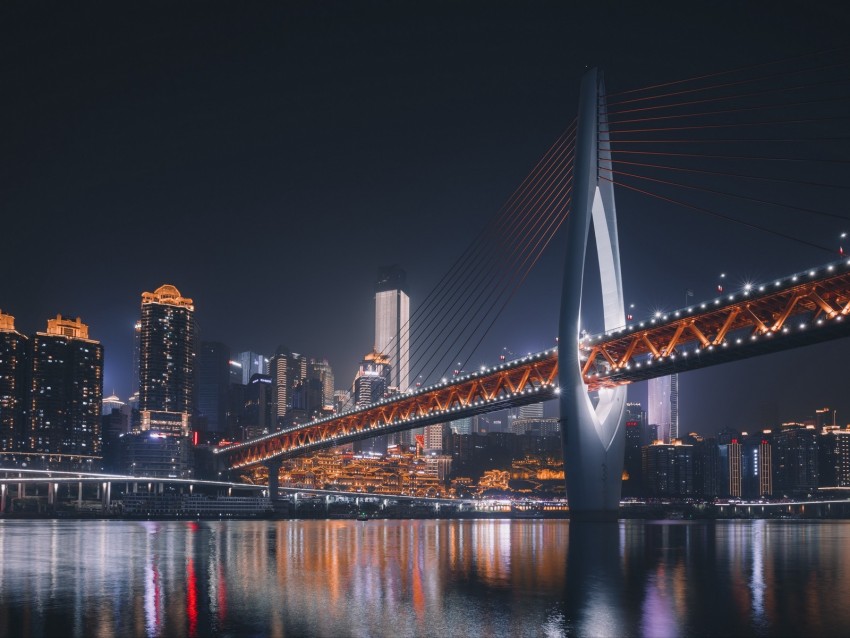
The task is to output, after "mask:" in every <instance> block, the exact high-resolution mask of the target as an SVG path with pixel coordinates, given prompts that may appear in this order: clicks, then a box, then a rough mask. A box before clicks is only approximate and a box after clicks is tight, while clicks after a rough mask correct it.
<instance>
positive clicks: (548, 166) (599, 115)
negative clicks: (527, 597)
mask: <svg viewBox="0 0 850 638" xmlns="http://www.w3.org/2000/svg"><path fill="white" fill-rule="evenodd" d="M805 57H807V56H803V58H805ZM756 66H760V65H756ZM752 68H755V67H752ZM824 68H830V67H829V66H828V65H827V66H826V67H824ZM744 70H746V68H745V69H744ZM740 71H741V70H735V71H730V72H720V73H715V74H709V75H706V76H700V77H698V78H692V79H688V80H681V81H674V82H668V83H664V84H660V85H656V86H654V87H647V88H645V89H639V90H633V91H623V92H620V93H619V94H615V96H616V97H617V98H618V99H617V100H616V101H615V102H613V103H612V102H609V99H608V98H609V96H608V95H606V90H605V84H604V81H603V79H602V76H601V74H600V73H599V72H598V71H597V70H596V69H592V70H591V71H588V72H587V73H586V74H585V76H584V78H583V79H582V86H581V95H580V99H579V109H578V116H577V118H576V119H575V120H574V122H573V123H571V124H570V126H569V127H568V128H567V130H566V131H565V132H564V133H563V134H562V135H561V136H560V137H559V138H558V139H557V140H556V141H555V143H554V144H553V145H552V147H551V148H550V149H549V150H548V151H547V152H546V154H544V156H543V158H542V159H541V160H540V161H539V162H538V164H537V165H536V166H535V168H534V169H533V170H532V172H531V173H530V174H529V176H528V177H526V179H525V180H524V181H523V182H522V184H521V185H520V187H519V188H518V189H517V190H516V191H515V192H514V193H513V194H512V195H511V197H510V198H509V200H508V202H506V204H505V206H503V208H502V210H500V211H499V214H498V215H497V216H496V218H495V220H494V221H493V223H492V224H491V225H489V226H488V227H486V228H484V229H483V230H482V231H481V233H480V234H479V235H478V236H477V237H476V238H475V239H474V240H473V242H472V243H471V245H470V247H469V248H468V249H467V251H466V252H465V253H464V254H463V255H461V257H460V258H459V259H458V260H457V261H456V262H455V263H454V264H453V265H452V267H451V268H450V269H449V271H448V272H447V273H446V275H445V276H444V277H443V279H441V281H440V282H439V283H438V284H437V286H436V287H435V288H434V290H432V292H431V293H430V294H429V296H428V297H427V298H426V299H425V300H424V301H423V303H422V305H421V306H420V308H419V309H418V310H417V313H418V316H417V313H414V317H411V324H412V326H413V328H414V329H412V330H407V329H406V330H405V331H404V334H405V335H410V334H411V333H412V334H413V336H412V337H407V338H409V339H410V342H406V343H403V344H402V347H403V348H404V349H405V350H409V352H410V358H411V369H414V370H418V371H420V372H421V373H422V374H421V375H420V376H421V378H423V379H425V381H426V382H427V380H428V379H431V378H433V376H434V374H435V373H438V372H439V370H440V369H441V368H443V367H445V366H446V362H449V363H448V366H447V367H446V368H445V372H443V374H442V375H441V376H442V377H443V379H441V380H440V381H437V382H435V383H431V384H430V385H427V386H426V387H416V388H415V389H414V388H411V390H410V391H408V392H402V393H401V394H398V395H395V396H392V397H390V398H387V399H384V400H382V401H380V402H378V403H375V404H372V405H369V406H367V407H363V408H360V409H357V410H348V411H344V412H342V413H340V414H335V415H333V416H330V417H327V418H324V419H319V420H316V421H312V422H309V423H305V424H303V425H297V426H293V427H290V428H288V429H284V430H282V431H278V432H274V433H272V434H269V435H267V436H263V437H260V438H258V439H255V440H251V441H246V442H242V443H238V444H234V445H231V446H229V447H226V448H222V449H220V450H218V451H217V454H218V457H219V459H220V461H222V465H223V466H224V467H227V468H230V469H239V468H245V467H249V466H252V465H256V464H266V465H268V466H269V468H270V469H273V468H276V467H279V464H280V461H281V460H282V459H284V458H287V457H293V456H298V455H302V454H307V453H311V452H314V451H317V450H319V449H322V448H327V447H331V446H335V445H340V444H344V443H348V442H351V441H356V440H361V439H364V438H369V437H372V436H377V435H382V434H388V433H391V432H398V431H402V430H408V429H412V428H418V427H422V426H425V425H429V424H435V423H443V422H446V421H450V420H455V419H459V418H463V417H467V416H471V415H474V414H480V413H484V412H489V411H494V410H500V409H504V408H506V407H516V406H520V405H525V404H529V403H533V402H538V401H543V400H546V399H551V398H554V397H556V396H557V397H559V401H560V411H561V423H562V438H563V441H564V452H565V455H564V458H565V466H566V468H567V493H568V497H569V499H570V507H571V510H572V511H573V512H574V514H586V515H588V516H603V517H610V516H611V515H614V514H615V513H616V510H617V506H618V503H619V498H620V476H621V474H622V466H623V445H624V438H623V415H624V409H625V400H626V386H627V385H628V384H629V383H632V382H636V381H641V380H646V379H650V378H653V377H658V376H664V375H668V374H671V373H673V372H683V371H687V370H693V369H698V368H702V367H706V366H711V365H716V364H720V363H725V362H730V361H736V360H740V359H745V358H750V357H754V356H758V355H762V354H767V353H771V352H777V351H780V350H785V349H789V348H794V347H800V346H805V345H809V344H813V343H817V342H822V341H826V340H830V339H837V338H841V337H844V336H847V335H848V334H850V318H848V313H850V261H848V260H846V259H844V257H843V247H838V250H837V251H836V249H835V248H832V247H829V246H826V245H824V244H823V243H822V242H820V241H817V240H815V239H810V238H807V237H806V236H805V233H804V232H796V231H795V232H789V231H788V230H787V229H784V228H778V229H777V228H776V227H773V226H771V225H769V224H765V223H764V222H762V221H760V220H755V219H753V218H752V217H742V216H741V215H736V214H734V211H735V210H737V209H736V205H737V206H741V205H744V206H746V207H748V209H753V210H754V211H757V212H760V211H761V209H762V208H763V207H769V208H771V209H781V210H783V211H785V212H793V213H796V214H802V215H804V216H805V218H806V219H805V223H804V224H802V225H801V226H802V227H803V228H806V227H808V226H809V225H811V224H812V222H811V220H812V219H815V218H817V219H819V220H821V219H827V220H828V221H830V222H832V223H835V221H840V222H843V223H847V222H848V221H850V218H848V217H847V216H846V215H845V214H843V213H842V212H835V211H833V210H828V207H823V206H820V205H812V204H808V203H799V202H798V201H795V200H794V199H793V198H792V197H791V196H790V195H788V194H785V193H783V192H782V191H781V189H782V188H783V187H785V186H787V185H789V184H791V185H795V186H796V187H798V188H808V189H815V190H816V191H822V190H829V189H847V188H848V187H847V186H846V185H845V184H842V183H836V182H838V181H840V179H841V178H840V176H836V175H835V174H834V171H833V172H831V173H830V172H829V171H822V173H824V175H825V177H824V178H823V179H822V180H821V179H820V178H812V177H808V176H807V175H806V174H805V173H803V172H802V171H801V170H800V168H799V167H800V166H802V165H803V163H805V162H814V163H818V162H821V163H825V164H828V165H831V166H832V167H833V168H834V167H835V166H838V167H840V166H841V165H842V164H848V163H850V162H848V160H847V159H846V157H844V156H841V155H839V156H837V157H836V156H835V155H834V154H833V155H829V156H827V157H822V158H814V159H806V158H804V157H798V156H793V155H791V154H790V152H789V154H788V155H784V154H778V155H777V154H774V155H771V156H767V155H764V156H762V155H757V154H755V151H754V150H752V149H755V148H763V147H764V145H765V144H768V143H771V144H773V143H783V144H791V146H790V148H797V147H798V146H799V144H803V143H806V144H807V143H809V142H812V141H817V139H818V138H811V139H810V138H805V137H795V135H799V133H798V132H797V131H798V129H796V128H795V129H794V131H795V132H793V133H790V134H789V133H788V132H787V131H785V130H784V129H782V127H783V126H786V125H790V126H792V127H798V125H799V124H800V123H801V122H803V123H804V122H807V121H813V122H815V123H816V124H818V125H820V124H821V123H822V122H823V121H826V120H829V119H841V118H842V117H844V116H842V115H840V114H839V115H834V116H832V115H830V116H824V115H823V114H822V113H821V114H818V115H817V117H813V116H812V114H810V113H804V114H803V115H800V114H799V113H797V112H795V111H794V110H793V109H795V108H797V107H799V106H801V105H803V107H804V108H809V106H810V105H811V104H812V103H817V102H818V101H820V102H822V103H825V104H830V105H832V104H833V103H836V102H840V101H841V100H846V99H848V98H847V97H846V96H843V95H827V96H825V97H822V98H821V99H820V100H818V99H809V100H798V99H797V98H795V97H793V94H794V92H795V91H799V90H807V89H811V88H812V87H815V86H819V84H820V83H819V82H808V81H800V82H795V83H793V84H791V85H785V86H782V87H780V88H779V89H764V88H763V87H762V86H761V85H760V83H762V82H763V81H764V80H765V77H767V78H771V77H776V76H777V75H778V74H768V75H767V76H764V77H756V78H744V79H741V78H740V77H739V76H737V75H735V74H736V73H739V72H740ZM806 71H807V68H806V67H805V66H803V67H800V68H797V69H796V70H794V71H792V72H789V73H786V74H785V76H783V77H787V76H789V75H794V74H800V73H805V72H806ZM730 74H732V75H731V76H730V77H727V78H723V79H720V76H724V75H730ZM705 78H710V79H711V81H712V82H713V84H709V85H708V86H706V85H705V84H704V83H703V84H696V85H695V84H694V81H700V80H704V79H705ZM639 91H642V92H639ZM659 91H660V92H659ZM783 91H784V92H785V93H788V94H789V95H792V97H791V98H789V100H790V101H785V102H782V101H779V102H778V103H777V102H771V103H769V104H758V103H757V102H754V100H758V99H759V98H761V97H763V96H765V95H771V96H773V95H774V94H776V93H780V94H781V93H782V92H783ZM647 92H649V93H647ZM671 100H672V101H671ZM718 105H719V106H720V108H717V106H718ZM612 106H613V108H612ZM771 109H781V110H779V111H778V112H777V113H778V116H775V117H770V118H766V119H759V120H748V121H746V122H741V121H739V120H733V121H727V120H723V118H724V117H726V116H727V115H728V114H736V116H737V114H740V113H756V114H758V115H759V117H761V116H762V113H764V112H765V111H770V110H771ZM718 118H719V119H718ZM744 126H746V127H748V129H749V130H753V129H754V130H758V131H768V132H772V135H773V137H764V136H761V137H752V136H751V135H750V136H749V137H747V136H744V137H740V138H736V139H728V138H720V137H718V135H717V132H718V131H720V130H729V129H736V128H739V127H744ZM682 133H684V134H685V135H687V136H688V137H687V138H686V139H682V138H681V137H677V136H680V135H681V134H682ZM641 135H643V137H641ZM647 135H649V136H650V137H648V138H647V137H646V136H647ZM700 135H701V137H700ZM720 143H727V144H735V143H746V144H748V145H749V147H748V148H749V150H748V151H747V153H745V154H740V153H732V152H726V151H724V152H721V151H716V152H709V153H705V152H702V151H700V152H689V151H688V150H687V148H688V147H686V146H683V144H688V145H696V146H697V147H700V146H701V145H703V144H715V145H716V144H720ZM670 146H672V147H673V150H670V149H669V148H668V147H670ZM715 148H717V147H715ZM800 148H803V147H800ZM783 152H784V151H783ZM839 152H840V151H839ZM660 157H667V158H670V161H672V164H666V163H665V164H662V163H659V161H660V160H659V158H660ZM673 158H675V159H673ZM693 160H695V161H693ZM721 160H722V161H729V162H732V163H733V164H734V163H739V162H745V166H747V167H752V166H760V165H762V164H767V165H769V166H773V165H777V164H776V163H779V164H780V165H782V166H787V165H788V164H793V165H794V167H795V170H794V171H793V172H792V173H788V172H787V171H786V172H784V173H783V172H781V171H777V172H771V171H764V170H755V169H753V168H749V169H747V170H743V169H740V168H737V169H735V170H734V171H730V170H717V168H716V167H715V164H713V163H712V162H716V161H721ZM640 171H643V172H640ZM681 174H686V175H687V176H688V179H684V178H680V179H678V180H677V179H675V177H671V176H676V175H681ZM820 174H821V173H818V175H820ZM659 175H662V177H659ZM697 178H700V179H716V178H729V179H731V180H733V183H734V186H732V187H726V188H725V189H721V188H719V187H718V186H717V185H716V184H707V183H705V182H700V181H698V179H697ZM746 183H754V184H757V185H759V186H760V187H763V188H761V190H759V191H758V192H757V193H755V194H753V193H748V192H747V191H745V190H742V188H741V187H739V185H740V184H746ZM637 184H640V185H637ZM615 186H617V187H618V188H623V189H626V190H628V191H631V192H633V193H639V194H642V195H646V196H649V197H653V198H654V199H655V200H657V201H660V202H663V205H676V206H679V207H681V208H682V209H684V210H687V211H688V212H691V213H695V214H698V215H700V216H703V217H711V218H714V219H719V220H722V221H724V222H728V223H733V224H737V225H739V226H744V227H746V228H747V229H749V230H750V231H758V232H763V233H766V234H771V235H773V236H776V237H780V238H782V239H783V240H787V241H793V242H797V243H798V244H799V245H803V246H806V247H807V249H812V248H814V249H816V250H819V251H824V252H826V253H829V254H831V255H833V258H834V255H835V253H836V252H839V253H840V255H841V257H842V259H841V260H839V261H829V262H828V263H826V264H817V265H813V266H812V268H810V269H808V270H806V271H803V272H798V273H795V274H791V275H787V276H784V277H780V278H771V279H770V280H767V281H764V282H759V283H756V284H747V285H745V286H743V287H742V289H741V290H737V291H731V290H727V291H726V292H724V288H723V286H722V285H718V292H719V293H721V294H720V296H718V297H717V298H714V299H711V300H706V301H704V302H702V303H697V304H692V305H689V306H686V307H684V308H681V309H679V310H675V311H671V312H667V313H663V312H659V313H656V315H655V316H652V317H650V318H648V319H645V320H643V321H633V320H632V316H631V313H629V314H626V305H625V296H624V292H623V280H622V269H621V264H620V248H619V237H618V227H617V212H616V203H615V196H614V193H615ZM765 188H767V190H768V191H771V190H772V189H775V190H776V192H775V193H774V194H773V196H772V197H771V195H770V194H767V195H765V192H764V191H765ZM672 191H676V192H677V193H678V192H679V191H682V192H684V193H693V192H699V193H701V194H702V195H703V199H700V200H699V201H696V202H694V201H689V200H687V199H683V198H682V195H680V194H673V192H672ZM712 198H716V199H712ZM730 201H732V202H735V204H728V205H724V204H723V203H721V202H730ZM562 226H563V227H564V229H565V235H566V237H565V244H566V248H567V251H566V264H565V267H564V274H563V288H562V292H561V296H560V304H559V306H560V326H559V331H558V347H557V348H554V349H550V350H547V351H545V352H540V353H535V354H529V355H527V356H525V357H520V358H517V359H515V360H512V361H503V362H500V363H498V364H496V365H495V366H492V367H489V368H488V367H486V366H485V367H483V368H482V369H480V370H477V371H475V372H471V373H466V372H462V371H463V370H465V368H466V364H467V363H468V362H469V360H470V358H471V356H472V353H473V352H475V351H476V349H477V347H478V346H479V345H480V344H481V343H482V341H483V340H484V338H485V337H486V335H487V334H488V332H489V330H490V328H491V327H492V326H493V324H494V323H495V321H496V320H497V319H498V317H499V315H500V314H501V312H502V310H503V309H504V308H505V306H506V305H507V304H508V303H509V302H510V301H511V299H512V298H513V297H514V295H515V294H516V292H517V290H518V289H519V287H520V286H521V285H522V283H523V282H524V281H525V280H526V278H527V276H528V274H529V273H530V272H531V270H532V269H533V268H534V266H535V264H536V263H537V262H538V261H539V259H540V257H541V255H542V254H543V251H544V250H545V249H546V247H547V246H548V245H549V244H550V243H551V242H552V240H553V238H554V237H555V235H556V233H557V232H558V231H559V229H560V228H561V227H562ZM591 228H593V238H594V241H593V244H592V245H593V248H595V256H596V259H597V261H598V272H599V280H600V284H601V290H600V293H601V311H602V312H601V315H602V317H601V323H602V325H603V331H602V332H601V333H600V334H597V335H592V336H587V335H583V333H582V331H581V329H580V326H581V324H582V320H583V319H585V318H586V315H588V314H589V310H588V309H585V308H583V307H582V300H583V298H585V295H584V294H583V292H584V291H583V288H584V283H585V267H586V261H587V256H588V239H589V237H590V229H591ZM845 236H846V235H845V234H842V235H841V238H842V239H843V238H844V237H845ZM597 314H599V313H597ZM417 322H418V323H417ZM405 328H407V326H405ZM453 367H455V370H456V374H455V375H453V376H451V377H450V378H449V379H447V378H446V377H448V376H449V375H448V371H449V370H450V369H451V368H453ZM270 476H271V479H270V480H271V481H272V482H273V483H276V481H275V480H274V479H275V478H276V471H273V472H270Z"/></svg>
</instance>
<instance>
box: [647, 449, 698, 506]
mask: <svg viewBox="0 0 850 638" xmlns="http://www.w3.org/2000/svg"><path fill="white" fill-rule="evenodd" d="M641 452H642V463H641V465H642V471H641V473H642V475H643V486H644V490H645V493H646V495H647V496H653V497H659V496H690V495H692V494H693V493H694V482H693V481H694V479H693V446H691V445H685V444H683V443H681V441H677V442H676V444H675V445H669V444H666V443H654V444H653V445H646V446H644V447H643V449H642V451H641Z"/></svg>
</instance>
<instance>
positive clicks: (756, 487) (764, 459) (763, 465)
mask: <svg viewBox="0 0 850 638" xmlns="http://www.w3.org/2000/svg"><path fill="white" fill-rule="evenodd" d="M769 436H770V434H769V432H768V433H762V434H757V435H754V436H743V443H742V448H741V462H742V469H741V471H742V478H741V483H742V486H741V493H742V495H743V497H744V498H762V497H766V496H771V495H772V494H773V454H772V451H773V450H772V448H771V445H770V440H769V438H768V437H769Z"/></svg>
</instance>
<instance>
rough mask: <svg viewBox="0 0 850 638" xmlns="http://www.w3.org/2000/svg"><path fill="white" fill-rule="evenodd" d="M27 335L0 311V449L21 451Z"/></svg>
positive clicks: (24, 439) (23, 446) (25, 444)
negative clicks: (16, 328) (20, 331)
mask: <svg viewBox="0 0 850 638" xmlns="http://www.w3.org/2000/svg"><path fill="white" fill-rule="evenodd" d="M26 348H27V338H26V337H25V336H24V335H22V334H21V333H19V332H18V331H17V330H15V318H14V317H13V316H12V315H6V314H3V312H2V311H0V450H2V451H3V452H10V451H12V450H25V449H26V447H27V442H26V438H25V435H24V414H25V405H26V383H25V375H26V368H27V359H26Z"/></svg>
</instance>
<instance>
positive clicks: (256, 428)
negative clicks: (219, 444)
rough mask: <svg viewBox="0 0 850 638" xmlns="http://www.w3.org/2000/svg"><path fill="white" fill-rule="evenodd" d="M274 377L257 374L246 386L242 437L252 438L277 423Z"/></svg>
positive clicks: (267, 430) (265, 431) (266, 431)
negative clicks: (273, 397) (275, 418)
mask: <svg viewBox="0 0 850 638" xmlns="http://www.w3.org/2000/svg"><path fill="white" fill-rule="evenodd" d="M273 387H274V386H273V385H272V378H271V377H270V376H269V375H267V374H255V375H254V376H252V377H251V379H250V381H249V382H248V385H247V386H245V394H244V409H243V412H242V418H241V423H240V425H241V427H242V430H243V432H242V438H243V439H252V438H255V437H258V436H262V434H263V433H268V432H269V431H270V430H271V428H273V427H274V425H275V423H274V420H273V419H272V414H273V412H272V389H273Z"/></svg>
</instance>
